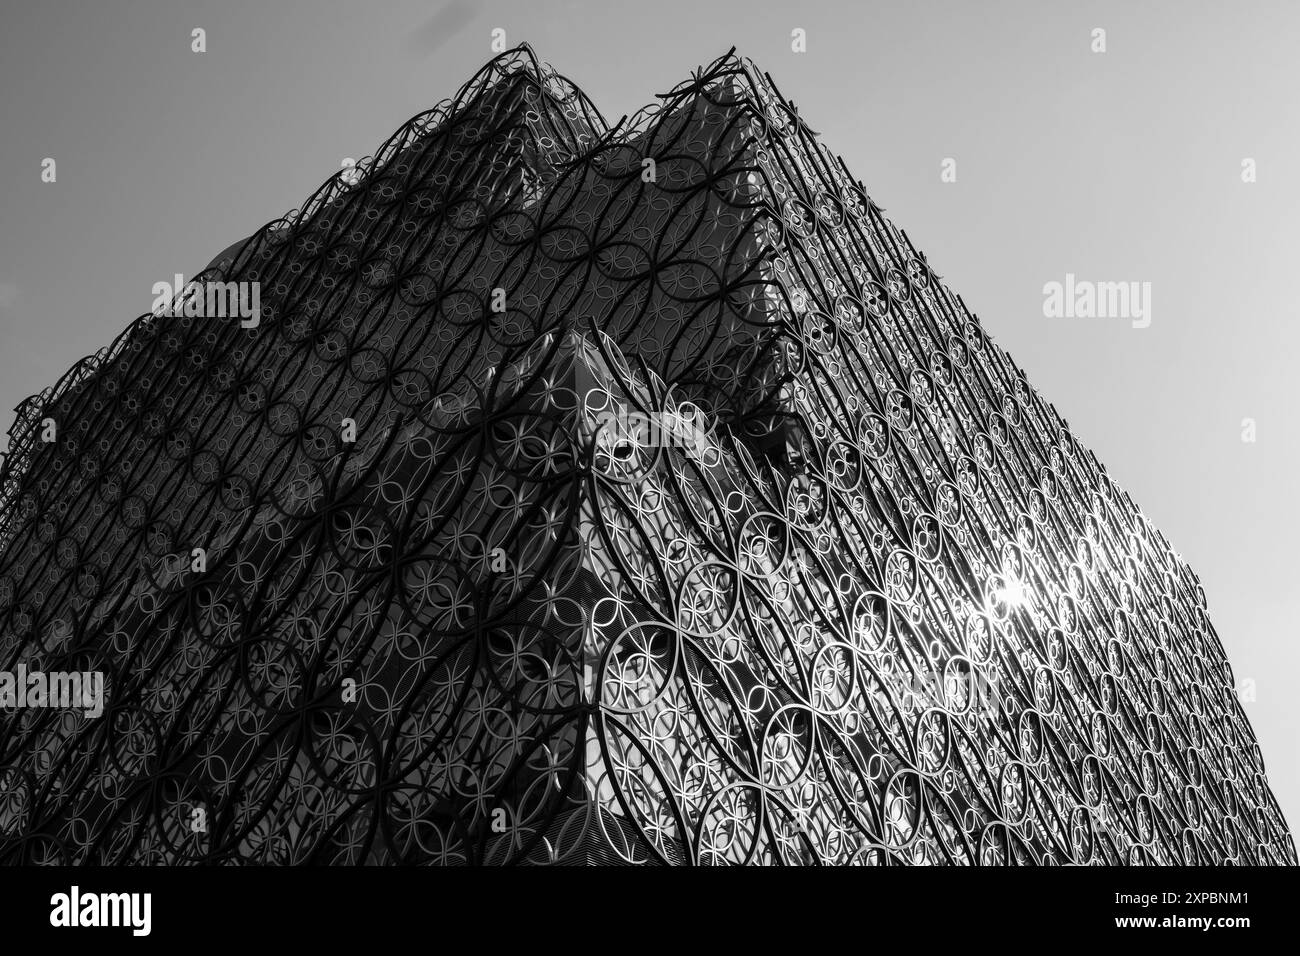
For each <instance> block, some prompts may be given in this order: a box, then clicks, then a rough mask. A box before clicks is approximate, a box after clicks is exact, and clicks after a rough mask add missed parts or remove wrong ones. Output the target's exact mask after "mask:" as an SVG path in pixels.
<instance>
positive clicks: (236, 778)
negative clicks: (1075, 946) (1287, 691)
mask: <svg viewBox="0 0 1300 956" xmlns="http://www.w3.org/2000/svg"><path fill="white" fill-rule="evenodd" d="M200 279H203V280H211V281H214V282H216V281H220V282H222V283H236V284H246V285H247V284H255V285H256V288H257V289H258V290H259V293H260V312H259V315H258V320H257V322H256V323H255V324H252V325H249V324H241V323H240V322H239V321H237V320H234V319H231V318H229V317H216V316H212V315H204V314H187V311H192V310H187V309H186V308H184V303H183V302H179V301H178V302H177V303H176V304H175V307H173V308H167V309H162V310H159V311H158V312H157V313H155V314H151V315H146V316H143V317H141V318H140V319H138V320H137V321H136V322H135V323H134V324H133V325H132V326H131V327H130V328H129V329H128V330H127V331H126V332H125V333H124V334H123V335H122V336H121V337H120V338H119V340H118V341H117V342H115V343H114V344H113V345H112V346H111V347H110V348H108V349H105V350H104V351H103V352H102V353H100V354H99V355H97V356H95V357H93V358H91V359H88V360H86V361H84V362H83V363H81V364H79V365H78V366H77V367H76V368H74V369H73V370H72V371H71V372H69V374H68V375H67V376H66V377H65V378H64V379H63V380H62V381H61V382H60V383H58V385H56V386H55V387H54V388H52V389H51V390H49V391H48V392H46V393H44V394H42V395H40V396H35V397H34V398H33V399H31V400H29V401H28V402H27V403H26V404H25V405H24V406H23V407H22V408H20V409H19V417H18V421H17V423H16V424H15V426H14V428H13V430H12V431H11V433H10V453H9V455H8V457H7V459H6V461H5V463H4V467H3V471H2V473H0V660H2V661H3V663H0V667H3V668H7V669H9V670H14V669H15V668H17V667H18V666H22V667H24V668H25V669H26V670H27V671H29V672H30V671H39V670H44V671H47V672H55V671H77V672H102V673H103V674H104V675H105V707H104V713H103V715H102V716H100V717H97V718H96V717H91V716H88V715H86V714H84V713H81V712H78V711H75V710H69V709H67V708H62V709H60V708H50V707H47V708H25V709H24V708H13V709H9V710H6V711H4V712H2V713H0V859H3V860H4V861H5V862H8V863H34V862H60V863H142V864H152V863H212V862H246V863H266V864H282V863H307V862H312V863H334V864H358V863H379V864H391V863H437V864H505V863H543V864H544V863H670V864H773V863H785V864H818V863H821V864H926V863H934V864H944V863H960V864H1070V863H1075V864H1087V863H1110V864H1138V863H1155V864H1179V863H1185V864H1194V863H1227V862H1232V863H1275V864H1280V863H1294V862H1295V861H1296V853H1295V847H1294V843H1293V841H1292V838H1291V835H1290V833H1289V831H1288V829H1287V826H1286V823H1285V821H1284V820H1283V818H1282V815H1281V813H1280V811H1279V809H1278V807H1277V803H1276V801H1275V800H1274V798H1273V795H1272V794H1271V792H1270V790H1269V787H1268V784H1267V781H1266V778H1265V775H1264V764H1263V759H1262V756H1261V754H1260V750H1259V747H1258V745H1257V744H1256V742H1255V739H1254V736H1253V734H1252V732H1251V729H1250V726H1249V724H1248V722H1247V720H1246V717H1245V715H1244V713H1243V711H1242V709H1241V706H1240V704H1239V702H1238V700H1237V697H1236V694H1235V689H1234V681H1233V676H1232V672H1231V669H1230V667H1229V665H1228V662H1227V660H1226V657H1225V655H1224V652H1223V648H1222V646H1221V644H1220V643H1219V640H1218V638H1217V636H1216V634H1215V631H1214V628H1213V626H1212V624H1211V623H1210V620H1209V618H1208V616H1207V613H1206V601H1205V595H1204V592H1203V591H1202V589H1201V586H1200V584H1199V582H1198V581H1197V578H1196V576H1195V574H1194V573H1193V571H1192V570H1191V568H1190V567H1188V566H1187V564H1186V563H1184V562H1183V561H1182V560H1181V559H1180V558H1179V557H1177V556H1176V555H1175V553H1174V552H1173V550H1172V549H1171V547H1170V546H1169V543H1168V542H1167V541H1166V540H1165V539H1164V537H1163V536H1162V535H1161V534H1160V533H1159V531H1157V530H1156V529H1155V528H1154V527H1152V526H1151V524H1150V523H1149V522H1148V521H1147V519H1146V518H1145V517H1144V516H1143V515H1142V513H1141V511H1140V510H1139V509H1138V508H1137V506H1136V505H1135V504H1134V503H1133V502H1132V501H1131V500H1130V499H1129V497H1128V496H1127V495H1126V494H1125V493H1124V492H1123V491H1122V490H1121V489H1120V488H1119V487H1117V486H1116V484H1115V483H1114V482H1113V481H1112V480H1111V479H1110V477H1109V476H1108V475H1107V473H1106V471H1105V469H1104V467H1103V466H1102V465H1101V463H1100V462H1098V461H1097V459H1096V458H1095V457H1094V456H1093V455H1092V454H1091V453H1090V452H1089V451H1088V450H1087V449H1086V448H1084V447H1082V445H1080V443H1079V442H1078V441H1077V439H1076V438H1075V437H1074V436H1073V435H1072V434H1071V432H1070V430H1069V428H1068V426H1067V425H1066V423H1065V421H1064V420H1063V419H1062V418H1061V416H1060V415H1059V414H1058V413H1057V411H1056V410H1055V409H1054V408H1053V407H1052V406H1051V405H1049V404H1048V403H1047V402H1046V401H1045V400H1044V399H1043V398H1042V397H1041V396H1040V395H1039V394H1038V393H1037V392H1036V391H1035V390H1034V389H1033V388H1031V387H1030V385H1029V383H1028V382H1027V380H1026V378H1025V375H1024V373H1023V372H1022V371H1021V370H1020V369H1019V368H1018V367H1017V366H1016V365H1015V364H1014V362H1012V360H1011V359H1010V357H1009V356H1008V355H1006V353H1005V352H1003V351H1002V350H1001V349H1000V348H999V347H998V346H997V345H995V344H994V343H993V342H992V341H991V340H990V339H989V337H988V335H987V334H986V333H985V331H984V330H983V328H982V327H981V326H980V324H979V322H978V321H977V320H976V318H975V317H974V316H973V315H972V314H971V313H970V312H969V310H968V309H967V308H966V307H965V305H964V304H963V303H962V301H961V300H960V298H958V297H957V296H956V295H954V294H953V293H952V292H951V291H949V290H948V289H947V288H946V287H945V286H944V284H943V283H942V282H941V281H940V278H939V276H938V275H937V274H936V273H935V272H934V271H933V269H932V268H931V267H930V265H929V264H928V263H927V261H926V259H925V257H924V255H922V254H921V253H920V252H919V251H918V250H916V249H915V248H914V247H913V246H912V244H911V243H910V242H909V240H908V238H907V236H906V235H905V234H904V233H903V232H902V231H901V230H899V229H898V228H896V227H895V226H894V225H893V224H892V223H891V222H889V221H888V220H887V219H886V218H885V217H884V216H883V215H882V212H881V210H880V208H879V207H878V206H877V205H876V204H875V203H874V202H872V200H871V199H870V198H869V197H868V196H867V194H866V192H865V190H864V189H863V187H862V186H861V184H859V183H857V182H856V181H855V180H854V179H853V178H852V176H851V174H850V173H849V171H848V170H847V168H846V167H845V165H844V164H843V162H842V161H840V160H839V159H837V158H835V157H834V156H833V155H832V154H830V153H829V152H828V151H827V150H826V149H825V147H823V146H822V145H821V144H820V143H819V142H818V140H817V138H816V136H815V134H814V133H813V132H812V131H811V130H810V129H809V127H808V126H807V125H806V123H805V121H804V119H803V118H802V117H800V116H799V115H798V113H797V112H796V111H795V110H793V109H792V108H791V106H790V104H788V103H787V102H786V101H785V100H784V99H783V98H782V97H781V96H780V94H779V93H778V92H777V90H776V89H775V86H774V85H773V83H772V81H771V80H770V78H768V77H767V76H765V75H763V74H761V73H760V72H758V71H757V70H756V69H755V68H754V67H753V65H752V64H750V63H749V62H748V61H746V60H743V59H741V58H739V57H737V56H735V55H734V54H728V55H727V56H725V57H723V58H721V59H720V60H718V61H717V62H715V63H713V64H712V65H710V66H709V67H707V68H704V69H702V70H700V71H699V72H698V73H697V74H696V75H695V76H694V77H692V78H691V79H690V80H689V81H687V82H685V83H683V84H682V85H680V86H679V87H678V88H676V89H675V90H673V91H672V92H671V93H669V94H667V95H666V96H664V97H661V99H660V102H659V104H658V105H657V106H655V107H653V108H648V109H647V110H645V111H643V112H642V113H640V114H638V115H637V116H634V117H631V118H629V119H626V120H624V121H622V122H620V123H617V124H612V125H611V124H609V123H607V122H606V121H605V119H604V118H603V117H602V116H601V114H600V112H599V111H598V110H597V109H596V108H595V106H594V105H593V104H592V103H591V102H590V101H589V100H588V99H587V98H586V97H585V96H584V95H583V94H582V93H581V92H580V91H579V90H577V89H576V88H575V87H573V86H572V85H571V84H570V83H568V82H567V81H566V80H565V79H563V78H562V77H560V76H558V75H556V74H555V73H553V72H552V71H551V70H549V69H548V68H546V67H544V66H542V65H541V64H539V63H538V62H537V61H536V59H535V58H534V56H533V54H532V52H531V51H530V50H529V49H528V48H526V47H523V48H520V49H517V50H515V51H512V52H511V53H509V54H505V55H503V56H501V57H498V58H497V59H495V60H493V61H492V62H491V63H489V64H488V65H487V66H486V67H485V68H484V69H483V70H482V71H480V72H479V74H478V75H476V76H475V77H474V78H473V79H472V80H471V81H470V82H469V83H468V84H467V85H466V86H465V87H464V88H463V89H462V90H461V91H460V93H459V94H458V95H457V96H456V97H455V99H454V100H451V101H448V102H446V103H444V104H441V105H440V106H438V107H437V108H435V109H434V110H431V111H430V112H428V113H425V114H422V115H420V116H418V117H416V118H415V119H413V120H412V121H410V122H409V123H407V124H406V125H405V126H403V127H402V128H401V129H400V130H399V131H398V132H397V133H396V134H394V136H393V137H392V138H390V139H389V141H388V142H386V143H385V144H384V145H383V146H382V147H381V148H380V149H379V150H378V151H377V152H376V154H375V156H374V157H373V159H371V160H369V161H367V162H364V163H362V164H361V165H360V166H359V167H358V168H357V169H356V170H355V171H350V172H347V173H345V174H341V175H337V176H335V177H333V178H331V179H330V180H329V181H328V182H327V183H326V184H325V185H324V186H322V188H321V189H320V190H319V191H318V192H317V193H316V194H315V195H314V196H313V197H311V199H310V200H309V201H308V202H307V203H305V204H304V206H303V207H302V209H301V210H297V211H295V212H294V213H293V214H291V215H289V216H286V217H284V218H282V219H280V220H277V221H276V222H273V223H270V224H268V225H267V226H266V227H264V228H263V229H261V230H259V231H258V232H257V233H256V234H254V235H253V236H252V237H250V238H249V239H248V240H246V241H245V242H243V243H239V244H237V245H236V246H234V247H232V248H231V249H230V250H227V252H226V253H223V254H222V255H221V256H219V257H218V259H217V261H216V262H214V263H213V264H212V265H211V266H210V267H209V269H208V270H207V272H205V273H204V274H203V275H202V276H200ZM51 426H52V428H51Z"/></svg>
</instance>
